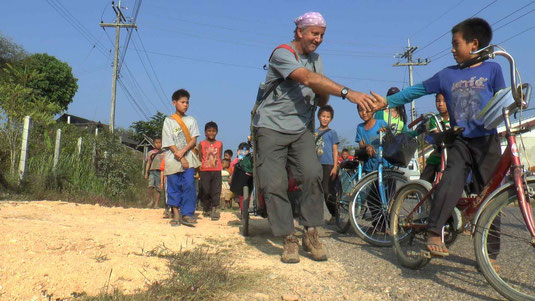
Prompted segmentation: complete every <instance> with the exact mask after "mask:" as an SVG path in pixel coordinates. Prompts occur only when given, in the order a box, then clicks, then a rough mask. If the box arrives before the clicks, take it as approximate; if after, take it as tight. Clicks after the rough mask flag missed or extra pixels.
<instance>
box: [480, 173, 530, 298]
mask: <svg viewBox="0 0 535 301" xmlns="http://www.w3.org/2000/svg"><path fill="white" fill-rule="evenodd" d="M528 186H529V187H530V188H531V189H535V178H530V179H528ZM529 201H530V204H531V206H532V208H533V206H534V205H535V199H534V198H533V195H531V197H530V200H529ZM474 248H475V251H476V260H477V264H478V265H479V267H480V270H481V272H482V273H483V275H484V276H485V278H486V279H487V281H488V282H489V283H490V285H492V287H494V289H496V290H497V291H498V292H499V293H500V294H502V295H503V296H504V297H505V298H507V299H509V300H535V285H534V283H535V245H534V244H533V242H532V238H531V235H530V233H529V232H528V230H527V227H526V224H525V222H524V218H523V217H522V213H521V211H520V208H519V207H518V203H517V197H516V189H515V187H514V186H511V187H510V188H507V189H506V190H504V191H502V192H501V193H499V194H498V195H496V197H495V198H494V199H492V200H491V201H490V202H489V203H488V204H487V206H486V207H485V208H484V209H483V212H482V214H481V216H480V217H479V219H478V220H477V223H476V231H475V234H474ZM489 249H490V250H489ZM491 260H496V261H495V262H493V263H491Z"/></svg>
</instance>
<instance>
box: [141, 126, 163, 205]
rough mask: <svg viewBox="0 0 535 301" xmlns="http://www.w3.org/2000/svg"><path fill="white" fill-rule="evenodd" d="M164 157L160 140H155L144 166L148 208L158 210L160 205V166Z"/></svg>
mask: <svg viewBox="0 0 535 301" xmlns="http://www.w3.org/2000/svg"><path fill="white" fill-rule="evenodd" d="M164 156H165V154H164V152H163V150H162V139H161V138H159V137H158V138H155V139H154V149H153V150H151V151H150V152H149V153H148V154H147V163H146V164H145V179H148V180H149V198H150V201H149V204H148V207H149V208H150V207H153V208H158V205H159V203H160V191H161V189H160V164H161V163H162V159H163V158H164Z"/></svg>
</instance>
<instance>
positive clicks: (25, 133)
mask: <svg viewBox="0 0 535 301" xmlns="http://www.w3.org/2000/svg"><path fill="white" fill-rule="evenodd" d="M30 120H31V119H30V116H26V117H24V128H23V130H22V145H21V148H20V161H19V182H22V181H23V180H24V176H25V174H26V159H27V157H28V140H29V139H28V137H29V136H30Z"/></svg>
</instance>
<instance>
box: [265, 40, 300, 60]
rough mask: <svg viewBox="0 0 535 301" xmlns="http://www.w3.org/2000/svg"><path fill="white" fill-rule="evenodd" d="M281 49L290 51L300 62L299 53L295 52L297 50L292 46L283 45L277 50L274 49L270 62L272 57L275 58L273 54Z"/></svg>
mask: <svg viewBox="0 0 535 301" xmlns="http://www.w3.org/2000/svg"><path fill="white" fill-rule="evenodd" d="M279 48H284V49H286V50H288V51H290V52H291V53H293V54H294V56H295V60H296V61H298V62H299V55H298V54H297V52H295V50H294V49H293V48H292V46H290V45H288V44H281V45H279V46H277V47H275V49H273V52H271V55H270V56H269V60H270V61H271V57H272V56H273V53H275V50H277V49H279Z"/></svg>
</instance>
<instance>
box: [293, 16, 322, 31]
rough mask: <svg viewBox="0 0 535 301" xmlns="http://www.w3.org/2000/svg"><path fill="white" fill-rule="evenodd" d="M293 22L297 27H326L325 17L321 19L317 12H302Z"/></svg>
mask: <svg viewBox="0 0 535 301" xmlns="http://www.w3.org/2000/svg"><path fill="white" fill-rule="evenodd" d="M294 23H295V25H296V26H297V27H299V28H303V27H308V26H319V27H327V23H325V19H323V16H322V15H321V14H320V13H317V12H308V13H304V14H303V15H301V16H299V17H297V19H295V20H294Z"/></svg>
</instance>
